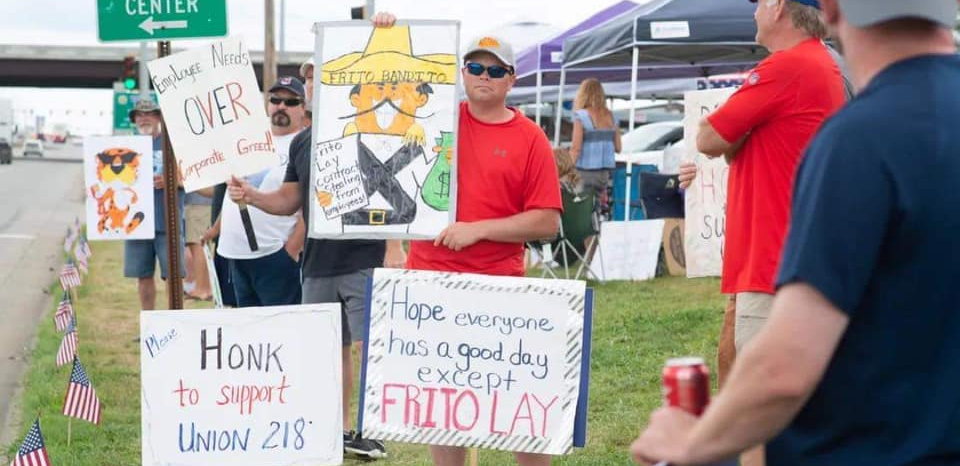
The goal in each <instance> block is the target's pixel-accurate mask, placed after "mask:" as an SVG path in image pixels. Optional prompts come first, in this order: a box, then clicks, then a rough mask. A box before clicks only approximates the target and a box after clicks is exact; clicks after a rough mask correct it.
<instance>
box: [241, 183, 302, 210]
mask: <svg viewBox="0 0 960 466" xmlns="http://www.w3.org/2000/svg"><path fill="white" fill-rule="evenodd" d="M250 197H251V198H252V199H251V202H250V205H252V206H254V207H256V208H258V209H260V210H262V211H264V212H266V213H268V214H273V215H293V214H295V213H297V211H298V210H300V196H299V193H291V192H289V191H288V190H285V189H283V188H281V189H278V190H275V191H267V192H264V191H253V192H252V193H251V196H250Z"/></svg>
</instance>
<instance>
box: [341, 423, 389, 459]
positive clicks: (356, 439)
mask: <svg viewBox="0 0 960 466" xmlns="http://www.w3.org/2000/svg"><path fill="white" fill-rule="evenodd" d="M343 451H344V452H346V453H353V454H354V455H357V456H360V457H363V458H367V459H373V460H378V459H383V458H386V457H387V447H385V446H384V445H383V442H381V441H379V440H370V439H365V438H363V437H361V436H360V434H358V433H356V432H354V431H352V430H351V431H349V432H344V433H343Z"/></svg>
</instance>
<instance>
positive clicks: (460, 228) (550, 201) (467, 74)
mask: <svg viewBox="0 0 960 466" xmlns="http://www.w3.org/2000/svg"><path fill="white" fill-rule="evenodd" d="M463 59H464V62H465V63H464V67H463V83H464V88H465V89H466V92H467V101H466V102H464V103H462V104H461V105H460V127H459V133H458V137H459V140H458V144H457V154H456V156H457V163H458V167H459V171H458V175H457V176H458V179H457V182H458V183H459V185H458V186H459V189H460V191H459V194H458V197H457V222H456V223H454V224H452V225H450V226H449V227H447V228H446V229H445V230H443V232H441V233H440V235H439V236H437V238H436V239H435V240H433V241H413V242H411V244H410V256H409V257H408V259H407V267H408V268H410V269H419V270H436V271H451V272H472V273H482V274H488V275H511V276H523V274H524V266H523V242H524V241H529V240H533V239H541V238H547V237H552V236H553V235H555V234H556V232H557V228H558V224H559V222H560V211H561V210H562V208H563V207H562V203H561V199H560V185H559V183H558V182H557V179H558V177H557V169H556V165H555V163H554V161H553V151H552V149H551V148H550V142H549V141H548V140H547V138H546V136H545V135H544V134H543V131H541V130H540V128H538V127H537V126H536V125H535V124H534V123H533V122H532V121H530V120H529V119H528V118H526V117H525V116H524V115H523V114H522V113H520V112H518V111H517V110H516V109H513V108H509V107H507V106H506V96H507V92H508V91H509V90H510V89H511V88H512V87H513V84H514V82H516V77H515V76H514V56H513V49H512V48H511V47H510V45H509V44H507V43H506V42H504V41H502V40H500V39H498V38H495V37H483V38H481V39H477V40H475V41H473V42H471V43H470V44H469V49H468V50H467V53H466V54H465V55H464V57H463ZM446 156H449V155H446ZM430 450H431V453H432V454H433V462H434V464H435V465H437V466H463V464H464V462H465V460H466V450H465V449H464V448H462V447H452V446H431V447H430ZM515 455H516V458H517V463H518V464H520V465H522V466H537V465H548V464H550V456H547V455H541V454H534V453H519V452H518V453H516V454H515Z"/></svg>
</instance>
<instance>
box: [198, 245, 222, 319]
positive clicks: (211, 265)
mask: <svg viewBox="0 0 960 466" xmlns="http://www.w3.org/2000/svg"><path fill="white" fill-rule="evenodd" d="M201 249H203V259H204V260H205V261H206V262H207V272H208V273H207V276H208V277H209V278H210V291H211V292H212V293H213V307H214V308H215V309H223V292H221V291H220V277H219V276H218V275H217V263H216V262H215V261H214V257H215V254H216V252H215V251H214V250H213V243H209V242H208V243H207V244H204V245H203V247H202V248H201Z"/></svg>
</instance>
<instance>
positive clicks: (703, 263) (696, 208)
mask: <svg viewBox="0 0 960 466" xmlns="http://www.w3.org/2000/svg"><path fill="white" fill-rule="evenodd" d="M734 92H735V89H709V90H703V91H691V92H687V93H685V94H684V104H683V107H684V114H683V134H684V138H685V139H686V140H687V141H691V142H688V143H687V144H686V148H687V161H688V162H693V163H695V164H696V165H697V177H696V178H694V180H693V183H692V184H691V185H690V187H689V188H687V191H686V194H685V195H684V198H685V202H686V208H685V211H686V214H685V222H684V223H685V228H686V231H685V232H684V252H685V255H686V260H687V276H688V277H691V278H692V277H715V276H719V275H720V271H721V269H722V267H723V233H724V227H725V225H726V207H727V174H728V173H729V171H730V169H729V166H728V165H727V161H726V160H724V158H723V157H716V158H712V159H711V158H708V157H707V156H705V155H703V154H701V153H699V152H698V151H697V145H696V143H695V141H696V140H697V133H698V132H699V123H700V119H701V118H703V117H705V116H707V115H709V114H710V113H711V112H713V111H714V110H716V109H717V108H718V107H720V105H722V104H723V103H724V102H726V100H727V99H728V98H729V97H730V96H731V95H732V94H733V93H734Z"/></svg>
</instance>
